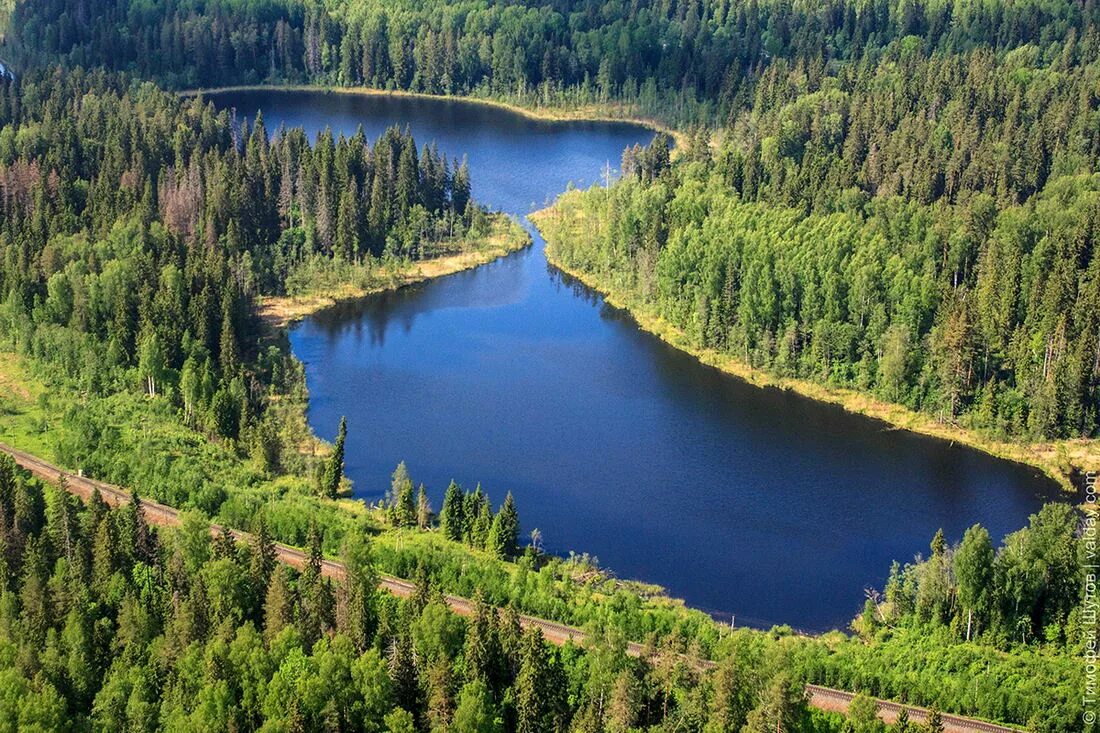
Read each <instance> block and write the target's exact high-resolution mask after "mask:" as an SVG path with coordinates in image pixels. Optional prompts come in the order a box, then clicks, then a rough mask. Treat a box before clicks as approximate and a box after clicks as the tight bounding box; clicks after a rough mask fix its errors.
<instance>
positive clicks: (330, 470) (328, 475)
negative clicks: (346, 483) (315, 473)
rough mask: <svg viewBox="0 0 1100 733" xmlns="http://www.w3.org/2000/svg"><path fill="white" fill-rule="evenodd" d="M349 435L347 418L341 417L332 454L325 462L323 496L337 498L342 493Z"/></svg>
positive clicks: (322, 485) (322, 479)
mask: <svg viewBox="0 0 1100 733" xmlns="http://www.w3.org/2000/svg"><path fill="white" fill-rule="evenodd" d="M347 437H348V421H347V418H344V417H341V418H340V429H339V431H338V432H337V433H336V442H335V443H334V444H333V446H332V455H330V456H329V457H328V460H327V461H326V462H325V466H324V469H323V470H322V473H321V496H325V497H328V498H329V499H335V498H336V497H337V495H339V493H340V482H341V481H342V480H343V478H344V441H346V440H347Z"/></svg>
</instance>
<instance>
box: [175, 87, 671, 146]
mask: <svg viewBox="0 0 1100 733" xmlns="http://www.w3.org/2000/svg"><path fill="white" fill-rule="evenodd" d="M263 91H276V92H323V93H325V94H349V95H354V96H363V97H379V96H386V97H408V98H412V99H435V100H444V101H450V102H462V103H464V104H480V105H484V106H487V107H495V108H497V109H500V110H504V111H507V112H511V113H513V114H517V115H521V116H523V117H527V118H529V119H533V120H542V121H545V122H623V123H627V124H631V125H640V126H642V127H648V128H650V129H652V130H654V131H655V132H663V133H665V134H666V135H668V136H669V137H671V138H672V139H673V140H674V141H675V143H676V147H678V148H680V147H682V146H683V145H684V144H686V142H687V136H686V135H685V134H684V132H683V131H682V130H680V129H678V128H676V127H674V126H671V125H668V124H666V123H665V122H662V121H661V120H659V119H657V118H655V117H648V116H646V115H643V114H641V113H640V112H639V111H638V110H637V109H636V108H635V106H634V105H631V104H629V103H627V102H621V101H609V102H604V103H599V104H596V103H590V104H583V105H578V106H565V105H561V104H537V103H536V104H530V105H528V104H519V103H516V102H512V101H508V100H507V99H504V98H498V97H493V96H478V95H476V94H427V93H425V92H411V91H407V90H403V89H378V88H374V87H348V86H329V85H325V84H240V85H232V86H219V87H210V88H201V89H184V90H182V91H180V92H179V94H181V95H182V96H199V95H204V94H228V93H232V92H263Z"/></svg>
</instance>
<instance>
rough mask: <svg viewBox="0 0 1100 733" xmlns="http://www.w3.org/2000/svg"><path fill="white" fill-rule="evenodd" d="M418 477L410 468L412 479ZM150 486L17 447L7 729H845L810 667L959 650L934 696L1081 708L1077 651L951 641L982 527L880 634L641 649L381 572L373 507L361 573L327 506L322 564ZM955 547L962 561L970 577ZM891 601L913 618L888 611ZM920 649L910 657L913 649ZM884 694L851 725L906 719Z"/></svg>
mask: <svg viewBox="0 0 1100 733" xmlns="http://www.w3.org/2000/svg"><path fill="white" fill-rule="evenodd" d="M406 478H407V474H403V473H402V472H401V471H399V472H398V474H397V475H395V487H397V486H399V485H401V484H402V483H403V481H404V480H405V479H406ZM399 503H400V500H398V504H399ZM140 507H141V501H140V499H138V498H137V497H136V496H135V497H133V499H132V501H131V502H130V503H129V504H127V505H126V506H124V507H122V508H118V509H110V508H108V506H107V505H106V504H105V503H104V502H103V500H102V498H100V496H99V495H98V494H95V495H93V497H92V499H91V501H90V502H89V504H88V505H87V506H85V505H83V504H81V502H80V501H79V500H77V499H76V498H75V497H73V496H72V495H70V494H68V493H66V492H65V491H64V490H62V489H58V488H55V487H47V488H43V487H42V486H41V485H40V484H39V483H38V482H37V481H34V480H31V479H28V478H27V477H26V476H25V475H24V474H23V472H22V471H20V470H19V469H17V468H16V467H15V465H14V463H13V462H12V461H11V460H10V459H9V458H7V457H6V456H4V457H0V549H2V552H0V561H2V562H0V660H2V664H0V669H2V671H0V675H2V677H3V680H4V685H3V687H4V694H3V695H2V696H0V726H3V728H4V729H5V730H30V729H35V730H62V729H64V730H133V731H144V730H157V729H161V728H170V729H180V730H265V731H276V730H278V731H300V730H326V731H339V730H378V731H383V730H385V731H394V732H395V733H396V732H397V731H401V732H405V731H416V730H425V731H427V730H431V731H456V732H462V733H466V732H470V733H474V732H477V733H486V732H491V731H502V732H503V731H523V732H528V731H565V730H570V731H593V732H595V731H627V730H654V731H661V730H666V731H667V730H689V731H692V730H694V731H708V732H719V731H742V732H743V733H768V732H770V731H772V730H775V729H776V727H777V726H778V727H779V728H780V729H782V730H790V731H807V732H810V731H828V732H829V733H839V731H841V730H842V728H841V723H840V720H839V719H838V718H836V717H835V716H831V715H828V714H822V713H818V712H814V711H810V710H808V709H807V707H806V702H805V699H804V698H803V696H802V694H801V692H800V686H801V684H802V681H804V680H806V679H814V680H817V681H826V682H830V683H833V684H844V685H846V686H851V687H866V686H867V685H866V681H864V682H863V683H862V684H859V683H858V682H857V680H859V679H863V680H866V679H867V678H868V676H869V675H871V676H872V678H873V679H876V680H877V684H876V685H875V686H873V688H872V689H871V690H870V691H872V692H876V693H882V694H894V695H899V694H900V695H901V696H902V697H903V698H904V697H909V698H910V699H914V700H916V701H922V699H923V696H924V695H926V694H927V688H928V684H929V683H928V681H927V678H925V679H926V681H924V682H923V683H921V684H917V683H916V680H915V679H914V678H913V677H912V676H911V675H912V673H913V670H914V669H915V670H919V671H921V672H925V673H927V672H928V671H929V670H933V669H936V670H940V671H941V672H942V673H946V669H945V667H944V665H951V666H953V667H956V668H957V667H958V665H960V664H963V665H972V666H974V667H975V668H977V669H981V670H982V672H981V674H980V675H979V677H977V678H975V681H976V682H977V680H979V679H980V680H981V682H980V684H978V685H977V686H976V687H975V688H974V689H973V690H968V691H967V692H965V695H964V697H965V698H966V699H968V700H969V701H970V702H969V703H964V704H963V705H961V706H960V703H961V702H962V701H961V700H960V699H957V698H955V697H953V695H957V694H958V692H951V693H944V692H940V693H933V696H932V702H933V703H935V702H936V701H937V699H942V700H944V701H945V702H947V703H948V704H949V705H951V706H952V707H965V705H966V704H969V705H971V706H973V705H975V698H976V699H977V704H978V706H979V707H978V710H979V711H980V712H981V713H982V714H985V715H987V716H989V717H999V718H1002V719H1009V720H1021V721H1022V720H1027V721H1028V722H1029V723H1030V724H1031V726H1032V727H1033V728H1034V729H1036V730H1074V729H1075V727H1074V723H1075V722H1076V721H1077V716H1076V713H1075V712H1074V705H1073V702H1072V701H1073V700H1074V698H1075V694H1076V693H1074V692H1072V690H1075V689H1076V684H1077V683H1076V682H1075V681H1074V679H1073V677H1074V674H1075V670H1077V666H1076V665H1075V664H1073V662H1072V661H1071V660H1068V659H1067V660H1065V661H1066V662H1068V663H1069V664H1068V665H1067V664H1065V663H1062V662H1059V661H1058V660H1057V658H1052V657H1049V656H1046V657H1045V658H1044V656H1038V657H1037V656H1035V655H1034V654H1033V653H1031V652H1028V651H1024V652H1023V653H1022V654H1020V655H1018V656H1016V657H1015V658H1014V659H1012V660H1011V661H1006V660H1005V658H1004V655H999V654H990V653H989V652H987V651H983V648H982V647H970V648H968V649H967V650H966V651H965V652H964V653H963V654H961V655H960V654H959V653H955V654H954V655H950V656H946V655H943V653H942V648H943V646H944V643H945V641H946V640H945V639H944V638H942V637H943V635H942V633H941V632H940V631H939V629H943V628H944V627H943V626H942V625H941V624H942V623H943V622H944V620H945V619H946V618H948V616H949V615H950V614H951V613H952V612H953V608H952V604H951V601H950V600H949V599H951V598H954V597H955V596H956V595H957V597H958V598H959V600H960V603H961V605H962V606H964V607H967V608H971V607H972V608H975V609H979V612H984V609H985V608H987V607H986V606H983V605H982V603H984V601H983V600H982V598H981V597H979V596H973V597H972V596H970V595H967V594H968V592H969V591H968V590H967V589H968V588H976V589H978V590H979V591H981V590H982V586H981V584H980V573H981V572H982V570H983V569H986V568H990V567H993V566H995V567H996V570H995V572H996V574H997V577H998V579H999V578H1000V577H1001V573H1002V570H1001V568H1002V567H1003V566H1004V565H1003V563H1002V558H1003V556H1004V555H1005V554H1006V553H1008V552H1011V551H1012V550H1008V549H1006V550H1002V551H1001V553H1000V554H998V556H997V559H996V560H994V559H993V556H992V548H991V547H990V546H989V545H988V535H985V536H984V538H982V537H981V536H980V535H981V532H982V530H981V529H980V528H975V529H973V530H971V532H969V533H968V534H967V538H966V539H965V540H964V541H963V543H962V544H961V545H960V546H958V547H957V548H954V549H950V548H947V547H946V546H944V544H943V540H942V538H941V537H937V538H936V539H935V540H934V541H933V554H932V556H931V557H930V559H929V560H927V561H926V562H925V563H923V564H920V565H916V566H911V567H909V568H907V569H906V570H905V571H904V573H903V574H902V576H904V578H905V579H903V580H898V581H897V582H896V583H895V581H893V580H892V581H891V583H892V585H891V587H890V588H888V589H887V600H886V601H884V603H883V606H884V607H885V606H888V605H889V606H890V610H885V611H882V612H881V613H880V612H878V611H875V610H873V609H872V608H871V604H870V603H869V606H868V610H867V611H866V612H865V614H864V617H863V620H862V622H861V623H863V624H864V625H865V626H864V628H863V629H862V632H863V633H864V634H865V635H866V636H867V638H868V639H873V638H874V636H875V634H878V637H879V638H878V640H877V641H873V642H872V644H871V645H870V646H868V644H865V643H863V642H849V641H842V640H839V639H824V640H821V641H818V640H813V639H807V638H800V637H795V636H790V635H782V634H780V635H767V634H762V633H759V632H752V631H749V630H741V631H738V632H733V633H729V634H727V636H726V638H725V639H724V640H723V641H722V644H721V646H720V650H719V651H720V654H719V657H720V659H721V661H720V662H719V664H718V665H717V666H716V668H715V669H713V670H712V671H711V670H705V669H702V668H700V667H699V666H698V665H696V664H694V663H693V662H692V661H691V660H692V658H693V657H694V658H697V656H696V654H697V652H696V651H695V650H684V651H687V652H688V655H687V656H685V655H684V654H683V651H677V649H676V647H669V646H666V645H661V646H657V645H650V646H648V647H647V650H646V651H645V652H644V653H643V655H642V656H641V657H640V658H632V657H630V656H628V655H627V653H626V645H625V641H626V637H625V636H623V634H622V632H621V631H619V630H618V629H616V628H615V626H614V624H613V623H608V621H609V620H610V619H605V621H604V622H603V623H602V624H598V625H589V633H590V640H589V641H588V643H586V646H585V648H584V649H583V650H581V649H580V648H577V647H575V646H573V645H571V644H567V645H566V646H564V647H562V648H560V649H554V648H553V647H551V646H549V645H548V644H547V643H546V642H545V641H543V639H542V637H541V634H540V633H539V632H538V631H537V630H527V631H523V630H522V628H521V627H520V624H519V622H518V616H517V614H516V611H515V610H514V608H513V607H510V606H509V607H507V608H504V609H500V610H498V609H495V608H494V607H493V606H491V605H489V604H487V603H485V602H484V601H483V600H480V599H479V600H477V602H476V604H475V611H474V613H473V615H472V616H471V617H470V618H461V617H458V616H455V615H453V614H452V613H451V611H450V610H449V609H448V607H447V606H446V604H445V603H444V600H443V597H442V595H441V588H440V586H439V585H438V584H437V582H436V580H435V574H434V572H433V571H432V570H430V569H429V568H428V567H427V566H425V565H420V566H419V567H418V571H417V573H416V575H415V577H416V580H417V592H416V593H415V594H414V595H413V596H412V597H410V598H408V599H406V600H399V599H397V598H395V597H392V596H389V595H385V594H383V593H380V592H379V591H378V590H377V589H376V583H377V574H376V570H375V566H374V563H373V558H372V554H373V553H372V541H371V536H372V535H373V534H374V528H373V527H372V526H371V524H370V523H369V522H360V523H358V524H357V525H356V526H355V527H354V528H353V529H352V531H349V532H348V533H347V534H346V535H345V536H344V538H343V540H342V544H341V557H342V559H343V561H344V564H345V566H346V568H347V574H346V577H344V578H342V579H340V580H335V579H333V578H330V577H327V576H325V575H323V574H322V572H321V560H322V558H323V553H322V549H321V548H322V545H323V541H322V537H321V536H320V535H321V531H320V530H319V529H317V528H316V527H313V528H311V530H310V533H309V537H308V540H307V543H306V546H307V548H308V551H309V559H308V562H307V563H306V565H305V567H303V568H302V569H301V570H294V569H291V568H289V567H286V566H280V565H278V564H277V563H276V561H275V554H274V547H273V544H272V537H271V534H270V532H269V531H268V529H267V525H266V523H265V521H264V515H263V514H260V515H259V516H258V517H257V518H256V520H255V522H254V532H253V534H252V536H251V537H250V539H249V540H248V541H237V540H234V539H233V538H232V537H231V536H230V535H228V534H225V533H218V534H216V535H214V536H211V532H210V526H209V524H208V522H207V520H206V519H205V518H204V517H203V516H202V515H201V514H199V513H197V512H190V513H185V514H184V517H183V522H182V526H181V527H179V528H178V529H173V530H160V531H158V530H155V529H153V528H152V527H150V526H149V525H148V524H147V523H146V522H145V519H144V517H143V513H142V511H141V510H140ZM1059 511H1062V509H1061V508H1058V509H1055V508H1049V509H1047V510H1044V515H1045V516H1043V515H1040V516H1038V517H1035V518H1033V520H1032V526H1031V527H1030V528H1028V529H1025V530H1022V531H1021V532H1020V533H1017V535H1013V537H1010V538H1008V540H1007V541H1006V548H1010V547H1023V548H1024V551H1025V552H1026V553H1028V555H1029V557H1033V558H1036V559H1038V560H1041V561H1044V562H1049V563H1051V564H1050V565H1049V567H1050V568H1051V569H1052V571H1053V572H1058V571H1059V568H1062V569H1064V565H1061V566H1059V565H1058V564H1057V563H1058V562H1064V558H1060V556H1059V553H1061V552H1063V551H1064V549H1065V546H1066V542H1067V538H1068V540H1069V542H1070V543H1072V529H1070V527H1071V524H1069V523H1067V522H1066V521H1065V520H1066V517H1064V516H1059V515H1058V512H1059ZM975 538H977V539H975ZM989 563H993V566H991V565H989ZM944 566H946V567H947V568H954V571H953V572H954V573H955V575H956V576H957V577H958V579H959V580H958V586H957V588H956V587H954V586H952V585H950V583H949V582H948V576H949V574H950V573H951V572H952V571H951V570H948V571H946V573H947V574H943V573H942V572H941V568H942V567H944ZM929 568H930V569H929ZM968 568H969V569H970V570H969V571H968V570H967V569H968ZM1009 572H1011V571H1009ZM976 573H977V574H976ZM899 577H900V576H899ZM941 581H942V582H943V583H944V584H942V585H941ZM910 587H912V588H916V590H915V591H912V592H911V591H910V590H909V588H910ZM987 590H988V591H989V592H990V593H992V595H989V599H991V600H994V601H1000V600H1005V599H1003V598H1001V597H1000V595H999V594H1000V590H996V591H994V590H992V589H987ZM914 592H915V596H914V595H913V593H914ZM937 593H939V595H937ZM1052 598H1053V596H1052ZM906 599H913V601H914V602H913V605H912V607H911V609H910V610H906V609H904V608H903V606H904V604H905V603H907V602H908V601H907V600H906ZM1059 602H1061V601H1059ZM1049 610H1050V611H1051V614H1052V615H1051V616H1050V619H1051V620H1053V619H1055V615H1054V614H1055V613H1056V611H1055V609H1053V608H1051V609H1049ZM887 623H888V624H889V625H891V626H896V628H895V629H894V630H893V631H891V632H888V631H887V629H886V627H885V625H884V624H887ZM913 632H915V633H913ZM891 635H893V639H891V638H890V637H891ZM975 635H977V632H975ZM899 653H900V654H901V655H902V657H903V658H904V661H903V659H902V658H897V659H894V658H893V657H895V656H896V655H898V654H899ZM1021 670H1026V674H1027V680H1028V681H1027V682H1026V683H1024V682H1020V681H1016V682H1013V683H1012V684H1013V685H1014V688H1013V689H1011V690H1009V691H1008V693H1009V694H1008V695H1007V696H1006V694H1005V692H1006V691H1005V689H1004V684H1005V683H1006V682H1007V681H1008V680H1010V679H1013V678H1014V677H1015V676H1016V675H1019V674H1020V671H1021ZM955 674H958V671H957V670H956V672H955ZM853 683H855V684H853ZM934 687H935V685H933V688H934ZM975 692H977V695H975ZM924 701H927V700H924ZM865 702H867V701H866V700H865V699H864V698H859V703H858V704H857V705H855V706H854V708H853V711H852V714H851V717H850V719H849V720H848V721H847V722H846V723H845V724H844V726H845V727H843V730H844V731H859V732H860V733H885V727H884V726H883V725H882V724H881V723H880V722H878V721H877V720H875V719H874V713H873V710H874V708H873V706H870V705H868V704H865ZM919 729H920V726H916V725H915V724H912V723H904V722H903V723H900V724H898V725H896V726H894V727H893V730H894V731H896V732H897V733H906V732H907V731H910V732H911V733H916V731H918V730H919ZM926 730H929V731H930V733H938V731H940V730H942V728H937V727H936V726H935V725H932V726H931V727H930V728H926Z"/></svg>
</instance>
